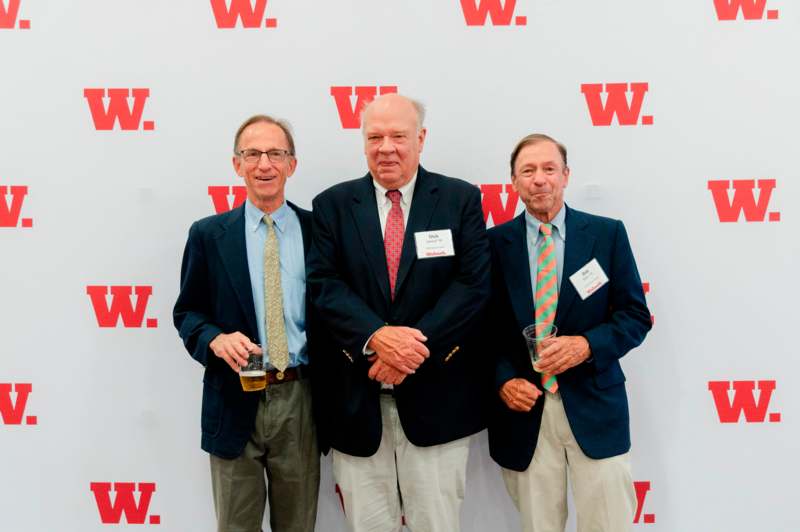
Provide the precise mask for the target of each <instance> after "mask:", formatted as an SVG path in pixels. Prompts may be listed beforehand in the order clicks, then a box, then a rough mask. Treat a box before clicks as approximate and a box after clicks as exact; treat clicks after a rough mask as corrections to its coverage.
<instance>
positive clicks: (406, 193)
mask: <svg viewBox="0 0 800 532" xmlns="http://www.w3.org/2000/svg"><path fill="white" fill-rule="evenodd" d="M372 184H373V185H375V198H376V199H377V200H378V203H382V202H385V201H391V200H390V199H389V198H387V197H386V192H387V189H385V188H383V187H382V186H381V185H380V183H378V182H377V181H376V180H375V178H374V177H373V178H372ZM416 184H417V172H414V177H412V178H411V181H409V182H408V183H406V184H405V185H403V186H402V187H400V188H398V189H397V190H399V191H400V194H402V197H401V198H400V202H401V203H402V204H403V205H405V206H406V207H408V205H409V204H410V203H411V198H412V197H413V196H414V187H415V186H416Z"/></svg>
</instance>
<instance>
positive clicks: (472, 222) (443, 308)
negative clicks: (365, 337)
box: [414, 187, 491, 364]
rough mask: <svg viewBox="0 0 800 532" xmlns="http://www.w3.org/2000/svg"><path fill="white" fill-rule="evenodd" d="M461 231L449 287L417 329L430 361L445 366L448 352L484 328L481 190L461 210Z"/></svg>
mask: <svg viewBox="0 0 800 532" xmlns="http://www.w3.org/2000/svg"><path fill="white" fill-rule="evenodd" d="M460 224H461V231H459V232H458V235H459V236H458V241H457V242H454V245H455V249H456V250H457V252H458V256H459V257H460V258H459V260H458V269H457V271H456V274H455V275H454V276H453V278H452V280H451V281H450V284H449V285H448V286H447V288H446V289H445V290H444V291H443V292H442V294H441V296H440V297H439V299H438V300H437V301H436V304H435V305H433V307H431V308H430V309H429V310H428V311H427V312H426V313H425V314H423V315H422V317H421V318H420V320H419V321H418V322H417V323H416V324H415V325H414V326H415V327H416V328H418V329H419V330H421V331H422V333H423V334H424V335H425V336H426V337H427V338H428V342H427V344H428V348H429V349H430V351H431V360H434V361H435V363H438V364H443V363H444V361H445V359H446V356H447V354H448V350H450V349H451V347H452V346H453V345H457V344H458V343H460V342H461V341H462V339H464V338H466V337H468V336H472V335H473V333H474V331H475V330H476V328H477V327H480V325H481V319H482V317H483V316H484V314H483V311H484V309H485V306H486V302H487V300H488V298H489V293H490V285H491V279H490V274H491V269H490V255H489V240H488V238H487V236H486V223H485V222H484V219H483V209H482V208H481V193H480V190H479V189H478V187H469V190H468V192H467V193H466V198H465V200H464V201H463V206H462V210H461V219H460Z"/></svg>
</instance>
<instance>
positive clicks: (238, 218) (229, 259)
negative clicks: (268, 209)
mask: <svg viewBox="0 0 800 532" xmlns="http://www.w3.org/2000/svg"><path fill="white" fill-rule="evenodd" d="M217 245H218V251H219V256H220V259H221V260H222V264H223V266H224V267H225V272H226V273H227V274H228V279H229V280H230V283H231V286H233V291H234V293H235V294H236V299H237V300H238V301H239V305H240V306H241V307H242V310H243V311H244V315H245V316H246V317H247V324H248V326H249V327H250V334H251V335H252V334H257V331H258V326H257V325H256V310H255V307H254V305H253V289H252V286H251V284H250V270H249V268H248V266H247V245H246V244H245V240H244V205H242V206H241V207H239V208H237V210H236V211H234V212H233V213H232V216H231V218H229V219H228V221H227V223H226V224H225V225H224V226H223V230H222V233H221V234H220V235H219V236H218V239H217ZM251 339H252V338H251Z"/></svg>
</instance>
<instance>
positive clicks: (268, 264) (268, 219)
mask: <svg viewBox="0 0 800 532" xmlns="http://www.w3.org/2000/svg"><path fill="white" fill-rule="evenodd" d="M264 223H265V224H267V241H266V242H265V244H264V309H265V310H266V322H267V323H266V325H267V350H268V353H267V354H268V356H269V362H270V364H272V366H273V367H274V368H275V369H277V370H278V372H279V373H278V379H281V378H282V377H283V372H284V370H286V368H287V367H288V366H289V345H288V343H287V341H286V324H285V323H284V321H283V290H281V261H280V253H279V251H278V235H277V234H276V233H275V225H274V222H273V221H272V216H270V215H269V214H265V215H264Z"/></svg>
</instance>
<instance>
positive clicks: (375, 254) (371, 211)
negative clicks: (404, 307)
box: [352, 174, 389, 301]
mask: <svg viewBox="0 0 800 532" xmlns="http://www.w3.org/2000/svg"><path fill="white" fill-rule="evenodd" d="M352 212H353V219H354V221H355V225H356V231H358V234H359V236H360V237H361V244H362V246H363V248H364V255H365V256H366V257H367V260H368V261H369V262H370V264H371V265H372V268H371V269H372V272H373V273H374V274H375V281H376V282H377V283H378V286H380V288H381V293H383V296H384V297H385V298H386V301H389V270H388V269H387V268H386V253H385V251H384V247H383V235H381V220H380V218H379V217H378V204H377V202H376V201H375V186H374V185H373V184H372V176H371V175H370V174H367V175H366V176H364V177H363V178H362V179H361V182H360V183H358V186H357V187H356V191H355V193H354V194H353V205H352Z"/></svg>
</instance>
